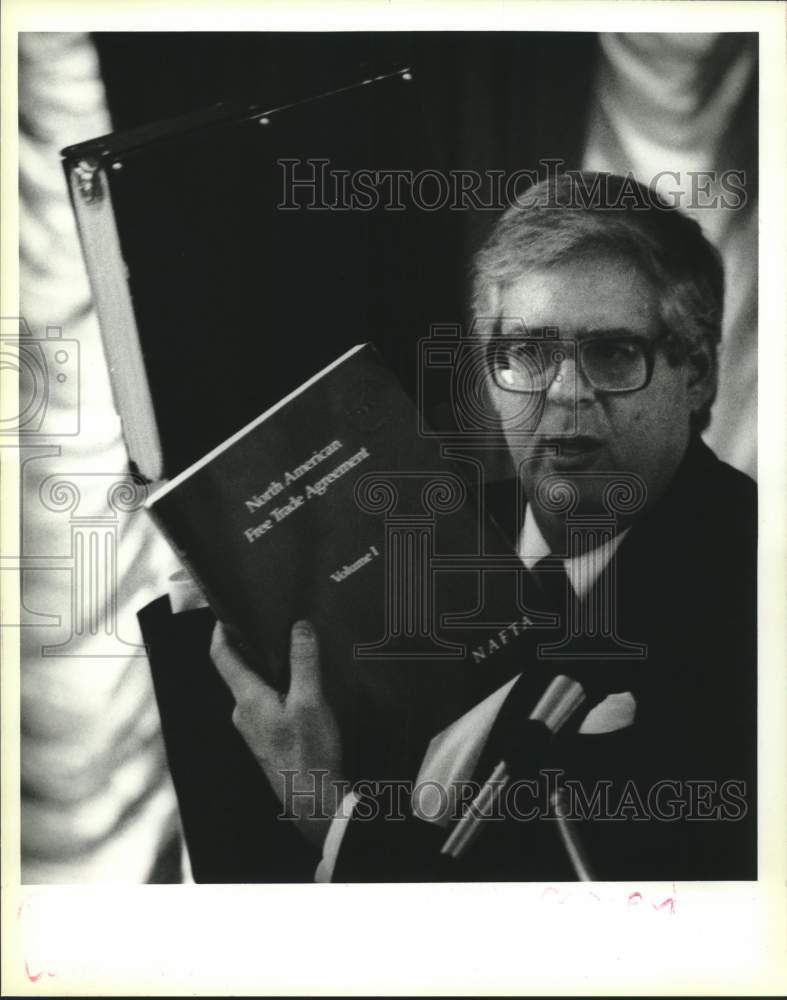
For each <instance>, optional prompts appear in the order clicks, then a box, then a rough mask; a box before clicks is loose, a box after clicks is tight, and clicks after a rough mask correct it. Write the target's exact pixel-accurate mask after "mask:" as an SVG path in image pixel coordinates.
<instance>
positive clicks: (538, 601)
mask: <svg viewBox="0 0 787 1000" xmlns="http://www.w3.org/2000/svg"><path fill="white" fill-rule="evenodd" d="M530 580H531V581H532V585H531V586H530V587H529V589H528V593H527V601H528V604H530V605H532V607H533V608H534V609H535V610H536V611H546V612H548V613H549V614H555V615H560V617H561V620H562V619H563V618H564V616H565V614H566V604H567V599H568V597H569V596H570V595H571V594H573V591H572V590H571V585H570V583H569V580H568V576H567V575H566V568H565V566H564V565H563V560H562V559H560V558H558V557H556V556H551V555H550V556H544V558H543V559H539V560H538V562H537V563H536V564H535V566H534V567H533V568H532V569H531V571H530Z"/></svg>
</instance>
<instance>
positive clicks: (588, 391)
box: [491, 257, 710, 516]
mask: <svg viewBox="0 0 787 1000" xmlns="http://www.w3.org/2000/svg"><path fill="white" fill-rule="evenodd" d="M500 314H501V315H502V316H503V317H505V318H507V319H521V320H523V321H524V324H525V327H526V328H527V329H531V330H532V329H535V328H540V327H557V329H558V331H559V333H558V335H559V337H560V338H561V339H569V340H576V341H577V343H578V344H579V343H580V342H581V341H582V339H583V338H587V337H589V336H598V335H601V334H603V333H604V332H605V331H607V332H608V331H628V332H630V333H632V334H636V335H640V336H643V337H647V338H648V339H649V340H655V339H656V338H657V337H658V336H659V334H660V333H661V332H662V329H663V328H662V326H661V323H660V319H659V313H658V300H657V293H656V291H655V289H654V288H653V286H652V285H651V283H650V282H649V281H648V280H647V279H646V278H645V277H644V276H643V275H642V274H641V273H640V272H639V271H638V270H637V269H636V268H635V267H634V266H633V265H631V264H629V263H628V262H627V261H624V260H620V259H616V258H610V257H597V258H595V259H590V260H578V261H576V262H574V263H566V264H563V265H559V266H554V267H550V268H548V269H544V270H538V271H531V272H528V273H527V274H525V275H523V276H522V277H521V278H520V279H519V280H518V281H516V282H515V283H514V284H512V285H510V286H509V287H508V288H507V289H506V290H505V291H504V292H503V294H502V299H501V304H500ZM575 357H576V355H575V354H573V353H569V357H568V359H567V360H566V361H564V362H563V363H562V366H561V368H560V369H559V372H558V375H557V378H556V379H555V380H554V381H553V382H552V384H551V386H550V387H549V389H548V390H547V392H546V398H545V401H544V410H543V414H542V416H541V419H540V421H539V423H538V426H537V427H536V428H535V431H534V433H530V434H528V433H526V432H527V430H528V428H527V426H525V427H524V428H523V427H522V423H521V422H520V423H519V425H517V419H516V415H517V414H518V413H520V412H522V398H521V397H517V394H514V393H511V392H508V391H506V390H505V389H501V388H500V387H499V386H497V385H495V384H493V385H492V388H491V392H492V399H493V402H494V405H495V408H496V409H497V411H498V413H499V415H500V418H501V420H502V423H503V429H504V433H505V436H506V440H507V442H508V445H509V448H510V451H511V455H512V457H513V459H514V462H515V465H516V466H517V467H518V468H519V470H520V477H521V479H522V484H523V486H524V488H525V492H526V493H527V495H528V498H529V499H530V500H531V502H532V501H533V498H534V496H535V493H534V491H535V487H536V486H537V484H538V482H539V480H540V479H541V478H542V477H543V476H545V475H549V474H551V473H559V474H560V475H561V476H562V477H564V478H566V479H569V480H571V481H573V482H574V483H575V484H576V485H577V487H578V488H579V491H580V496H581V498H582V505H583V507H586V508H598V507H599V505H600V498H601V494H602V490H603V476H586V475H580V474H583V473H615V472H629V473H635V474H636V475H637V476H639V477H640V478H641V479H642V481H643V482H644V484H645V487H646V489H647V501H648V503H650V502H652V501H653V500H655V499H656V498H657V497H658V496H659V495H660V494H661V493H662V492H663V490H664V488H665V487H666V486H667V484H668V483H669V481H670V480H671V478H672V476H673V474H674V472H675V470H676V468H677V466H678V463H679V462H680V460H681V458H682V456H683V453H684V451H685V449H686V446H687V444H688V439H689V420H690V415H691V413H692V411H694V410H697V409H699V407H700V406H702V404H703V402H704V401H705V400H706V399H707V398H708V392H709V391H710V389H709V386H708V385H706V384H705V383H706V382H707V375H703V373H702V372H698V371H697V367H696V365H695V364H694V363H693V362H690V361H688V360H687V361H684V362H683V363H682V364H680V365H678V366H676V367H671V366H670V365H669V364H668V362H667V359H666V356H665V354H664V351H663V345H659V346H657V347H656V350H655V360H654V366H653V373H652V377H651V380H650V382H649V384H648V385H647V386H646V387H645V388H643V389H639V390H636V391H631V392H624V393H620V394H612V393H604V392H600V391H597V390H595V389H593V388H592V387H591V385H590V384H589V383H588V382H587V381H586V379H585V378H584V377H583V375H582V373H581V372H580V371H578V370H577V364H576V361H575ZM700 367H702V366H700ZM708 368H710V366H708ZM575 414H576V424H575V425H574V415H575ZM530 428H531V430H532V422H531V425H530ZM523 430H524V431H525V433H523ZM545 444H546V445H554V446H555V447H556V448H557V454H552V455H545V456H540V457H534V456H533V447H534V445H535V446H538V445H545ZM525 459H528V460H527V461H525ZM536 515H537V516H538V510H536Z"/></svg>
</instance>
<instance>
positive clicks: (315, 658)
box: [290, 619, 322, 698]
mask: <svg viewBox="0 0 787 1000" xmlns="http://www.w3.org/2000/svg"><path fill="white" fill-rule="evenodd" d="M321 688H322V684H321V678H320V650H319V645H318V643H317V633H316V632H315V631H314V628H313V626H312V624H311V622H307V621H306V620H305V619H301V620H300V621H297V622H295V624H294V625H293V626H292V631H291V632H290V697H295V698H306V697H313V696H314V695H315V694H319V692H320V691H321Z"/></svg>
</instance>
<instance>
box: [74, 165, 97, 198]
mask: <svg viewBox="0 0 787 1000" xmlns="http://www.w3.org/2000/svg"><path fill="white" fill-rule="evenodd" d="M74 176H75V177H76V182H77V191H79V194H80V196H81V198H82V200H83V201H84V202H85V204H87V205H95V204H96V202H99V201H101V199H102V198H103V197H104V188H103V185H102V183H101V165H100V164H99V162H98V160H80V161H79V162H78V163H77V164H76V166H75V167H74Z"/></svg>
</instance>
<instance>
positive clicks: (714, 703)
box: [212, 174, 756, 880]
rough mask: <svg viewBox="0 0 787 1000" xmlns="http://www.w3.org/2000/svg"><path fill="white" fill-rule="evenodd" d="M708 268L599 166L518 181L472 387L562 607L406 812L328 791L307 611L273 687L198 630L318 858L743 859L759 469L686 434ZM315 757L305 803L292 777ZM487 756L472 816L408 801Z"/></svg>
mask: <svg viewBox="0 0 787 1000" xmlns="http://www.w3.org/2000/svg"><path fill="white" fill-rule="evenodd" d="M723 285H724V282H723V272H722V267H721V263H720V261H719V258H718V255H717V254H716V252H715V251H714V250H713V248H712V247H711V246H710V245H709V244H708V243H707V241H706V240H705V239H704V237H703V236H702V233H701V231H700V229H699V227H698V226H697V225H696V224H695V223H693V222H691V221H690V220H689V219H687V218H686V217H685V216H683V215H682V214H681V213H680V212H679V211H677V210H675V209H672V208H670V207H668V206H667V205H666V204H664V203H663V202H661V201H660V200H659V199H658V197H657V196H656V195H655V193H654V192H653V191H651V190H649V189H647V188H645V187H643V186H641V185H633V184H632V183H631V181H630V180H628V181H627V180H625V179H622V178H614V177H611V176H609V175H587V174H585V175H576V174H572V175H569V174H565V175H561V176H560V177H558V178H557V179H551V180H550V181H548V182H544V183H542V184H539V185H537V186H535V187H534V188H532V189H530V190H529V191H528V192H527V193H526V195H525V196H524V197H523V198H522V199H521V203H520V204H517V205H514V206H512V207H511V208H510V209H509V210H508V211H507V212H506V213H505V214H504V215H503V217H502V218H501V220H500V221H499V223H498V225H497V227H496V229H495V230H494V232H493V233H492V236H491V237H490V239H489V240H488V242H487V244H486V245H485V246H484V247H483V248H482V250H481V251H480V253H479V254H478V256H477V259H476V273H475V289H474V291H475V295H474V308H475V313H476V316H477V317H478V318H479V326H480V329H481V336H482V337H483V338H484V344H485V357H486V364H487V376H488V388H489V396H490V400H491V403H492V405H493V406H494V408H495V411H496V413H497V414H498V416H499V419H500V425H501V429H502V433H503V435H504V436H505V439H506V442H507V444H508V448H509V451H510V454H511V458H512V461H513V466H514V469H515V471H516V479H517V483H518V486H519V487H520V488H521V491H522V493H523V495H524V503H519V502H517V498H516V494H515V492H513V491H512V490H511V489H508V488H505V487H500V486H499V485H498V486H495V487H490V488H489V491H488V502H489V505H490V506H491V508H492V509H493V510H496V512H497V516H498V519H499V520H500V523H501V524H502V525H503V526H504V527H506V526H507V527H508V529H509V532H510V534H511V538H512V542H513V543H514V544H515V545H517V547H518V551H519V554H520V556H521V557H522V559H523V561H524V562H525V565H526V566H528V568H530V569H532V570H533V571H534V579H535V578H536V577H537V578H538V579H540V580H541V581H542V582H541V584H540V586H537V587H534V588H533V590H532V591H531V593H533V594H535V595H536V599H537V600H538V595H539V594H540V595H541V597H542V598H543V608H544V609H545V610H550V609H551V610H552V611H557V612H558V613H559V614H560V615H561V618H562V619H563V620H564V621H566V620H569V621H570V622H571V623H573V624H574V625H576V623H580V626H581V627H580V628H579V630H578V631H577V630H576V629H575V630H574V632H573V633H572V642H570V643H568V644H567V645H564V646H562V647H561V646H559V644H554V643H553V644H552V652H551V654H550V652H549V649H547V650H546V651H545V649H544V646H543V645H542V646H534V648H533V662H531V663H530V664H529V665H528V667H527V669H523V672H522V675H521V676H520V677H519V679H518V680H517V681H516V682H515V683H511V684H508V685H506V686H505V688H504V689H501V690H500V691H499V692H496V693H494V694H493V695H492V696H490V698H488V699H487V700H486V701H485V702H483V703H482V704H481V705H479V706H478V707H477V709H474V710H473V711H471V712H469V713H468V714H467V715H466V716H465V717H463V718H462V719H460V720H457V722H456V723H455V725H454V726H453V727H449V729H448V730H446V731H445V732H444V733H442V734H438V735H437V736H436V738H435V740H433V742H432V744H431V745H430V747H429V751H428V753H427V756H426V759H425V760H424V765H423V767H422V769H421V773H420V774H419V776H418V778H419V781H418V782H417V783H416V786H415V790H414V792H413V794H412V795H409V793H408V806H409V810H408V816H407V818H406V821H405V822H404V823H402V822H397V821H396V819H395V818H394V817H393V816H392V815H388V816H386V814H385V810H384V809H383V808H381V803H380V802H379V801H378V802H373V803H372V805H374V806H375V808H374V809H369V808H368V806H369V805H370V803H369V802H368V801H364V797H361V798H360V799H359V798H358V797H357V796H355V797H353V796H352V794H351V795H350V796H345V795H344V793H345V792H346V790H347V789H346V786H345V785H343V783H342V775H341V741H340V734H339V732H338V729H337V726H336V722H335V719H334V716H333V713H332V711H331V709H330V706H329V705H328V704H327V703H326V702H325V699H324V698H323V697H322V694H321V686H320V665H319V651H318V650H319V646H318V637H317V636H315V635H314V633H313V630H312V629H311V627H310V626H309V624H308V623H306V622H300V623H296V624H295V626H294V628H293V633H292V647H291V660H292V662H291V669H292V683H291V688H290V692H289V695H288V697H287V698H286V699H285V700H284V701H282V700H281V699H280V698H279V696H278V695H277V694H276V693H275V692H273V691H272V690H271V689H269V688H267V687H266V685H265V684H264V683H263V682H262V681H260V680H259V678H258V677H257V676H256V675H255V674H253V673H252V672H251V671H250V670H249V669H248V667H247V666H246V665H245V664H244V662H243V660H242V657H241V656H240V654H239V653H238V652H237V650H236V649H235V647H234V646H233V644H232V642H231V640H230V639H229V637H228V636H227V634H226V632H225V631H224V629H223V628H222V627H221V626H217V630H216V632H215V634H214V642H213V648H212V656H213V659H214V661H215V663H216V665H217V667H218V669H219V671H220V673H221V674H222V676H223V677H224V679H225V681H226V682H227V684H228V685H229V687H230V689H231V691H232V693H233V695H234V697H235V699H236V702H237V707H236V709H235V715H234V719H235V722H236V725H237V726H238V728H239V730H240V732H241V734H242V735H243V737H244V738H245V740H246V742H247V743H248V745H249V747H250V748H251V750H252V752H253V753H254V755H255V756H256V758H257V760H258V761H259V763H260V765H261V766H262V768H263V770H264V771H265V773H266V775H267V776H268V779H269V781H270V782H271V785H272V786H273V787H274V789H276V790H277V791H278V792H279V794H280V796H281V797H283V798H287V799H288V801H287V802H286V805H287V806H288V808H290V809H291V810H292V811H293V812H294V814H295V815H298V816H299V821H300V824H301V826H302V828H303V830H304V832H305V833H306V835H307V836H308V837H310V838H311V839H312V841H313V842H314V843H317V844H319V845H323V863H322V865H321V872H320V874H321V876H322V877H326V876H331V875H332V876H333V877H334V878H337V879H339V880H354V879H372V880H374V879H377V880H389V879H392V880H393V879H403V880H414V879H431V878H435V879H437V878H449V879H456V880H469V879H517V880H519V879H538V880H556V879H565V878H577V877H579V878H585V877H596V878H601V879H620V878H637V879H640V878H659V879H670V878H681V879H699V878H754V877H756V831H755V820H754V815H755V802H754V781H755V764H754V747H755V719H756V660H755V635H756V632H755V566H756V498H755V488H754V484H753V483H752V482H751V481H750V480H749V479H748V478H747V477H745V476H743V475H742V474H740V473H738V472H736V471H735V470H733V469H731V468H730V467H729V466H726V465H724V464H723V463H722V462H720V461H719V460H718V459H716V457H715V456H714V455H713V454H712V453H711V452H710V450H709V449H708V448H707V447H706V446H705V445H704V444H703V443H702V441H701V439H700V433H701V431H702V430H703V429H704V428H705V427H706V426H707V424H708V421H709V419H710V410H711V406H712V403H713V400H714V398H715V395H716V389H717V384H716V380H717V349H718V344H719V340H720V329H721V317H722V305H723ZM477 328H478V327H477ZM534 401H535V402H536V404H537V406H536V409H535V410H534V407H533V405H532V404H533V402H534ZM534 412H535V413H536V414H537V419H536V420H535V421H534V417H533V414H534ZM512 498H513V500H512ZM522 510H524V516H523V517H521V512H522ZM610 510H612V511H613V513H614V514H615V517H616V521H615V529H614V531H613V532H612V533H609V532H608V533H607V534H606V535H604V534H603V532H602V533H599V531H598V530H597V529H598V527H599V525H600V524H602V523H608V520H607V521H606V522H605V521H604V520H603V515H605V514H606V515H607V517H608V515H609V513H610ZM594 531H595V534H594V533H593V532H594ZM550 554H551V557H552V558H551V560H550V559H547V562H546V566H547V567H548V568H549V572H548V573H547V574H546V576H545V575H544V574H543V573H541V572H540V566H541V563H540V559H541V557H544V556H549V555H550ZM555 586H557V591H556V596H553V597H549V596H548V595H549V594H550V591H552V590H554V589H555ZM540 638H541V639H542V640H543V638H544V637H543V635H542V636H541V637H540ZM555 678H563V680H559V681H555ZM572 681H573V683H572ZM561 685H562V687H561ZM545 690H546V691H547V695H546V699H545V700H544V692H545ZM561 691H562V692H564V694H563V695H561V694H560V692H561ZM576 691H579V692H580V695H579V700H580V701H581V706H580V707H579V709H577V705H576V701H577V699H574V701H573V702H572V701H571V699H572V698H574V694H572V692H576ZM566 692H567V693H566ZM561 697H562V698H563V699H564V702H563V703H561V704H558V708H557V710H555V704H556V703H555V698H558V702H559V701H560V698H561ZM550 698H551V699H552V701H551V702H550ZM565 698H568V702H566V701H565ZM583 698H584V701H583V700H582V699H583ZM569 702H570V704H569ZM544 705H551V707H548V708H547V709H544V707H543V706H544ZM563 709H565V711H563ZM539 713H541V714H539ZM544 713H546V714H544ZM564 717H565V718H564ZM569 717H570V718H569ZM534 718H535V719H538V720H541V721H539V722H537V723H535V724H534V723H533V722H532V721H530V720H532V719H534ZM556 719H560V724H558V723H557V722H556V721H555V720H556ZM566 719H568V720H569V721H568V723H567V724H566ZM534 727H535V728H534ZM535 729H538V731H539V733H540V734H541V735H540V736H538V737H537V738H536V737H534V733H535ZM546 730H548V736H549V739H548V740H547V743H546V744H544V741H543V739H542V736H543V734H544V732H545V731H546ZM315 771H319V772H320V773H321V774H324V775H325V779H326V780H325V782H324V784H323V785H322V786H321V791H322V792H323V795H322V798H321V801H317V805H318V807H319V808H318V809H317V813H318V815H317V816H315V815H314V811H315V810H314V806H315V797H314V795H312V797H311V799H310V798H309V796H308V795H299V793H300V792H304V791H307V790H309V789H314V788H315V782H314V773H315ZM285 772H287V773H288V775H289V776H288V777H287V779H286V781H285V778H284V777H283V775H284V774H285ZM492 774H494V775H496V776H497V779H499V780H497V779H496V781H495V782H493V784H492V785H489V786H488V787H487V789H486V791H485V792H484V793H483V795H485V796H486V798H485V799H484V802H485V803H486V805H487V806H490V803H491V805H492V806H493V807H494V808H490V809H489V810H488V818H487V819H484V820H482V821H480V822H478V823H476V824H475V825H474V826H473V825H472V824H469V820H465V821H464V824H463V826H461V827H458V826H457V824H456V821H455V817H451V816H447V815H446V814H445V810H443V812H442V813H441V814H440V815H437V813H436V812H435V813H432V812H431V811H430V809H429V808H427V805H426V803H427V802H428V795H427V796H426V798H425V797H424V795H423V794H422V793H423V792H424V790H425V789H427V788H431V789H432V790H434V789H435V788H438V789H440V788H446V787H448V786H450V785H455V786H456V785H459V784H460V783H461V782H462V781H466V780H468V779H469V780H472V781H475V782H477V783H478V785H476V787H479V786H480V785H481V784H483V783H484V782H486V781H487V779H488V778H490V775H492ZM550 783H551V784H550ZM293 793H294V794H293ZM318 798H319V796H318ZM367 798H368V796H367ZM495 809H497V811H495ZM412 814H414V818H413V815H412ZM495 820H497V821H495ZM430 821H431V822H430ZM471 826H472V829H473V836H472V837H467V838H466V840H465V832H466V831H468V830H470V828H471ZM452 831H453V840H450V839H449V838H450V837H451V836H452ZM463 841H464V843H463ZM457 844H459V847H458V849H457V847H456V845H457Z"/></svg>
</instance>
